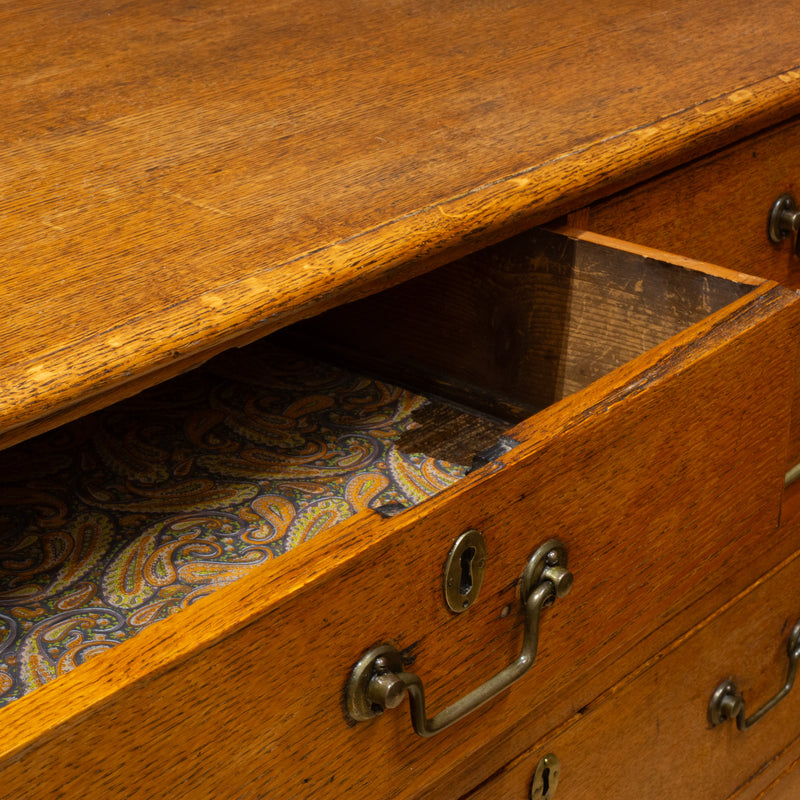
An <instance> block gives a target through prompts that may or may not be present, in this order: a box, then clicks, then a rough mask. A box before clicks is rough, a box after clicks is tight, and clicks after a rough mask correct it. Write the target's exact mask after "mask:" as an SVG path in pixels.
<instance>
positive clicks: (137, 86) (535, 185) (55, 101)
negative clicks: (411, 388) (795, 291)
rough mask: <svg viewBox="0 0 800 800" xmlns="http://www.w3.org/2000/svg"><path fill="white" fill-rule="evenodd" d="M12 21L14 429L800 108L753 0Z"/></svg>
mask: <svg viewBox="0 0 800 800" xmlns="http://www.w3.org/2000/svg"><path fill="white" fill-rule="evenodd" d="M565 20H569V24H568V25H567V24H566V23H565ZM0 30H2V33H3V41H4V43H5V49H4V58H3V65H2V67H1V68H0V88H1V89H2V97H3V101H2V113H0V184H2V186H3V191H2V197H1V198H0V218H1V219H2V226H0V263H2V265H3V270H2V276H0V289H1V290H2V295H3V298H4V305H5V308H6V313H5V314H4V315H3V317H2V320H1V321H0V337H2V340H3V343H4V346H3V348H2V354H0V374H2V376H3V392H2V393H0V420H2V428H3V429H4V430H5V431H6V432H7V433H6V435H5V437H4V439H3V443H5V444H9V443H11V442H12V441H13V440H14V439H15V438H16V439H19V438H24V437H26V436H28V435H31V434H32V433H33V432H35V431H36V430H38V429H43V428H45V427H49V426H53V425H55V424H58V422H59V421H62V420H64V419H66V418H67V417H69V416H75V415H77V414H80V413H82V412H83V410H84V408H83V406H82V404H84V403H93V404H94V405H95V406H97V405H98V404H100V403H109V402H112V401H113V400H114V399H115V398H118V397H121V396H123V395H125V394H128V393H132V392H134V391H136V390H137V389H140V388H142V386H144V385H146V384H147V383H150V382H155V381H157V380H162V379H163V378H164V377H165V376H166V375H168V374H174V373H176V372H178V371H180V370H181V369H183V368H185V366H186V364H187V363H189V362H190V361H192V360H194V361H197V360H198V359H201V358H202V357H204V355H205V354H206V353H207V351H209V350H210V349H211V348H214V347H219V346H221V345H222V344H223V343H225V342H231V341H233V340H234V339H235V338H236V337H242V336H253V335H256V332H267V331H269V330H273V329H275V328H278V327H281V326H283V325H285V324H286V323H288V322H290V321H292V320H294V319H297V318H301V317H304V316H308V315H311V314H313V313H315V312H317V311H319V310H321V309H324V308H327V307H331V306H333V305H336V304H339V303H341V302H343V301H346V300H348V299H352V298H355V297H357V296H363V295H365V294H367V293H369V292H372V291H374V290H376V289H378V288H380V287H382V286H386V285H389V284H392V283H397V282H399V281H401V280H404V279H405V278H407V277H409V276H411V275H413V274H415V273H417V272H421V271H423V270H425V269H429V268H430V267H431V266H432V265H434V264H435V263H437V262H438V263H441V262H443V261H444V260H447V259H449V258H450V257H451V256H452V255H453V254H457V253H464V252H469V251H472V250H475V249H476V248H478V247H479V246H481V245H483V244H485V243H486V242H489V241H496V240H498V239H500V238H502V237H504V236H506V235H507V234H508V233H509V232H513V231H518V230H521V229H523V228H524V227H527V226H529V225H530V224H532V223H534V222H537V221H539V222H541V221H545V220H547V219H548V218H552V217H554V216H555V215H557V214H560V213H563V212H565V211H568V210H571V209H574V208H575V207H578V206H581V205H583V204H585V203H586V202H587V201H589V200H591V199H592V198H594V197H597V196H600V195H603V194H607V193H608V192H610V191H613V190H614V189H618V188H620V187H622V186H624V185H629V184H631V183H633V182H635V181H636V180H638V179H641V178H644V177H647V176H650V175H652V174H654V173H656V172H658V171H659V170H662V169H664V168H667V167H670V166H674V165H676V164H678V163H681V162H683V161H685V160H687V159H688V158H690V157H692V156H693V155H696V154H699V153H703V152H707V151H709V150H710V149H712V148H714V147H716V146H720V145H724V144H727V143H729V142H731V141H734V140H735V139H738V138H739V137H741V136H743V135H746V134H748V133H751V132H754V131H756V130H758V129H760V128H762V127H764V126H765V125H768V124H772V123H776V122H779V121H781V120H783V119H786V118H787V117H789V116H790V115H792V114H796V113H797V112H798V111H799V110H800V93H798V91H797V86H798V80H800V69H799V68H798V65H800V45H798V42H797V39H796V37H795V36H794V33H793V29H792V26H790V25H786V24H785V22H784V19H783V18H782V16H781V15H776V14H774V13H772V7H771V6H769V5H767V4H766V3H758V2H756V3H753V2H747V3H746V2H743V0H737V2H734V3H731V2H723V0H710V1H709V2H705V3H702V4H698V3H695V2H689V0H683V1H682V2H674V3H670V4H669V6H668V7H665V8H660V9H658V10H653V9H652V8H650V7H649V6H647V5H646V4H642V3H639V2H634V1H633V0H615V2H613V3H610V4H608V3H605V4H602V5H599V4H590V3H586V2H585V0H567V1H566V3H561V4H558V5H553V4H552V3H546V2H516V3H515V2H511V3H508V4H505V5H502V6H498V4H496V3H490V2H489V1H488V0H475V2H471V3H467V4H464V3H456V2H452V1H449V0H448V2H443V3H437V4H434V5H433V6H431V5H427V6H424V7H423V6H419V5H418V4H413V3H411V2H409V0H395V1H393V2H390V3H388V4H387V3H383V4H378V5H376V4H374V3H367V2H355V3H351V4H347V5H344V6H343V5H342V4H341V3H335V2H333V0H320V2H315V3H311V4H304V5H301V6H298V5H297V4H295V3H289V2H288V1H287V0H278V2H274V3H268V4H264V3H256V2H254V0H245V2H243V3H238V4H235V5H231V4H229V3H222V2H219V0H204V2H200V3H194V2H193V3H189V2H186V0H172V1H171V2H166V3H154V2H152V0H150V1H149V2H148V1H146V0H133V2H130V3H125V4H122V5H120V4H118V3H111V2H109V0H89V1H88V2H84V3H80V4H76V3H70V2H67V0H61V1H60V2H41V1H39V2H32V3H31V2H24V3H23V2H22V1H21V0H13V1H12V2H7V3H4V4H3V5H2V8H1V9H0ZM743 31H746V35H743Z"/></svg>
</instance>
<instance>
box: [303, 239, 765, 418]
mask: <svg viewBox="0 0 800 800" xmlns="http://www.w3.org/2000/svg"><path fill="white" fill-rule="evenodd" d="M757 283H760V279H757V278H752V277H750V276H747V275H743V274H741V273H735V272H731V271H728V270H724V269H720V268H718V267H715V266H712V265H710V264H702V263H699V262H694V261H692V260H690V259H687V258H683V257H678V256H673V257H666V258H665V256H664V254H663V253H661V252H659V251H655V250H652V249H647V248H643V247H637V246H631V245H630V244H628V243H626V242H622V241H619V240H615V239H609V238H607V237H602V236H597V235H595V234H592V233H587V232H585V231H580V230H572V229H568V228H566V229H562V230H561V231H560V232H558V233H555V232H552V231H547V230H542V229H535V230H533V231H530V232H528V233H524V234H520V235H519V236H516V237H514V238H512V239H510V240H508V241H505V242H502V243H501V244H499V245H495V246H494V247H490V248H485V249H483V250H481V251H479V252H478V253H475V254H474V255H472V256H468V257H466V258H464V259H461V260H459V261H456V262H454V263H452V264H448V265H447V266H445V267H442V268H440V269H438V270H435V271H434V272H431V273H428V274H426V275H423V276H420V277H419V278H416V279H415V280H412V281H408V282H407V283H404V284H402V285H401V286H398V287H396V288H394V289H391V290H388V291H385V292H382V293H380V294H378V295H375V296H373V297H369V298H366V299H365V300H361V301H359V302H357V303H352V304H349V305H347V306H343V307H341V308H337V309H334V310H332V311H330V312H328V313H327V314H323V315H322V316H320V317H317V318H315V319H313V320H311V321H309V323H308V324H305V325H301V326H299V331H298V333H301V334H302V335H303V337H304V339H305V340H306V341H307V342H308V343H309V346H314V347H317V348H320V349H323V351H327V352H332V353H334V354H335V355H336V356H337V357H339V358H344V359H345V360H347V361H349V362H354V363H356V364H359V365H364V366H365V367H367V368H368V369H370V370H372V371H374V372H377V373H378V374H379V375H384V376H388V377H391V379H392V380H395V381H397V380H400V381H402V382H404V383H406V384H408V385H410V386H413V387H415V388H422V389H424V390H426V391H430V392H435V393H437V394H441V395H443V396H446V397H449V398H451V399H453V400H456V401H458V402H461V403H464V404H466V405H469V406H472V407H476V408H478V409H481V410H482V411H485V412H487V413H490V414H494V415H496V416H498V417H501V418H504V419H508V420H511V421H519V420H521V419H523V418H525V417H527V416H529V415H530V414H532V413H534V412H535V411H537V410H539V409H541V408H544V407H545V406H548V405H549V404H550V403H553V402H555V401H557V400H560V399H561V398H562V397H565V396H567V395H568V394H571V393H572V392H575V391H577V390H578V389H581V388H584V387H585V386H588V385H589V384H590V383H591V382H592V381H594V380H597V379H598V378H599V377H601V376H602V375H606V374H607V373H609V372H611V370H613V369H615V368H616V367H618V366H620V365H622V364H624V363H626V362H628V361H630V360H631V359H633V358H635V357H636V356H637V355H640V354H641V353H643V352H645V351H646V350H648V349H650V348H651V347H654V346H655V345H657V344H659V343H661V342H663V341H665V340H666V339H668V338H669V337H670V336H672V335H674V334H675V333H678V332H679V331H683V330H685V329H686V328H688V327H689V326H690V325H692V324H693V323H694V322H697V321H699V320H701V319H702V318H703V317H705V316H707V315H708V314H709V313H711V312H712V311H715V310H718V309H720V308H722V307H723V306H724V305H726V304H727V303H730V302H733V301H734V300H735V299H737V298H739V297H742V296H743V295H744V294H746V293H747V292H748V291H750V290H751V289H752V286H753V285H754V284H757Z"/></svg>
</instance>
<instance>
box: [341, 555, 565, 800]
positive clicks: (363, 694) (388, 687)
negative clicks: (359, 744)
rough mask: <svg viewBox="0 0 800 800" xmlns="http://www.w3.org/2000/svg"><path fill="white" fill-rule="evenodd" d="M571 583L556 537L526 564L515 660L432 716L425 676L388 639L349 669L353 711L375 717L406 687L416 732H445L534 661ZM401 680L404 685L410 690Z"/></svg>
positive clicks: (357, 716)
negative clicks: (406, 665) (548, 615)
mask: <svg viewBox="0 0 800 800" xmlns="http://www.w3.org/2000/svg"><path fill="white" fill-rule="evenodd" d="M571 587H572V574H571V573H570V572H569V571H568V570H567V553H566V550H565V549H564V546H563V545H562V544H561V542H559V541H558V540H557V539H551V540H550V541H548V542H546V543H545V544H543V545H542V546H541V547H539V548H538V549H537V550H536V552H535V553H534V554H533V555H532V556H531V558H530V560H529V561H528V564H527V565H526V567H525V573H524V574H523V580H522V581H521V592H520V594H521V598H520V599H521V601H522V606H523V608H524V614H525V633H524V636H523V639H522V652H521V653H520V654H519V656H517V658H516V659H515V660H514V661H512V662H511V664H509V665H508V666H507V667H505V668H504V669H502V670H500V672H498V673H497V674H496V675H495V676H494V677H492V678H489V680H488V681H486V682H485V683H483V684H481V685H480V686H478V687H477V688H475V689H473V690H472V691H470V692H468V693H467V694H466V695H464V696H463V697H462V698H460V699H459V700H456V701H455V703H453V704H452V705H450V706H448V707H447V708H445V709H444V710H443V711H440V712H439V713H438V714H437V715H436V716H434V717H432V718H430V719H429V718H428V716H427V712H426V710H425V690H424V688H423V686H422V681H421V680H420V678H418V677H417V676H416V675H415V674H413V673H410V672H404V671H403V658H402V656H401V654H400V651H399V650H397V649H396V648H395V647H393V646H392V645H389V644H384V645H380V646H379V647H374V648H372V649H371V650H369V651H368V652H367V653H365V654H364V656H363V657H362V658H361V659H360V660H359V662H358V663H357V664H356V665H355V667H354V668H353V671H352V673H351V674H350V679H349V681H348V683H347V688H346V691H345V702H346V708H347V714H348V716H349V717H350V719H352V720H355V721H356V722H363V721H365V720H368V719H372V718H373V717H375V716H378V715H379V714H381V713H383V711H384V710H385V709H387V708H393V707H396V706H397V705H399V704H400V702H401V701H402V699H403V697H404V695H405V694H406V692H407V693H408V696H409V706H410V710H411V722H412V724H413V726H414V730H415V731H416V733H418V734H419V735H420V736H426V737H427V736H433V735H434V734H436V733H439V731H443V730H444V729H445V728H448V727H449V726H450V725H452V724H453V723H454V722H458V720H460V719H461V718H462V717H465V716H466V715H467V714H470V713H471V712H473V711H475V710H476V709H477V708H480V706H482V705H483V704H484V703H487V702H488V701H489V700H491V699H492V698H493V697H495V696H496V695H498V694H499V693H500V692H502V691H504V690H505V689H507V688H508V687H509V686H511V684H513V683H515V682H516V681H517V680H519V679H520V678H521V677H522V676H523V675H524V674H525V673H526V672H527V671H528V670H529V669H530V668H531V667H532V666H533V663H534V661H535V660H536V652H537V650H538V647H539V619H540V617H541V613H542V609H543V608H544V607H545V606H547V605H549V604H551V603H552V602H554V601H555V599H556V598H557V597H564V596H565V595H566V594H567V593H568V592H569V590H570V588H571ZM397 681H401V682H402V683H403V684H404V687H405V691H403V687H401V686H400V685H399V684H398V683H397ZM550 796H552V795H550Z"/></svg>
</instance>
